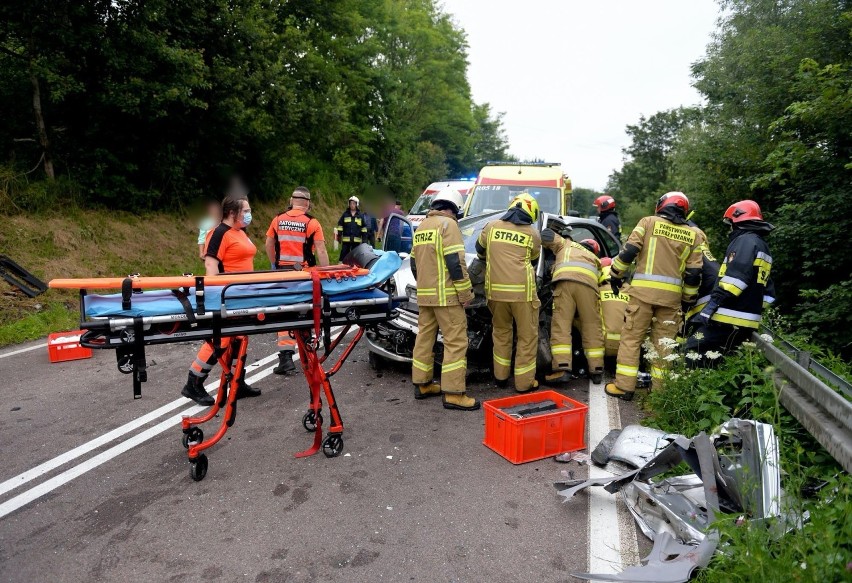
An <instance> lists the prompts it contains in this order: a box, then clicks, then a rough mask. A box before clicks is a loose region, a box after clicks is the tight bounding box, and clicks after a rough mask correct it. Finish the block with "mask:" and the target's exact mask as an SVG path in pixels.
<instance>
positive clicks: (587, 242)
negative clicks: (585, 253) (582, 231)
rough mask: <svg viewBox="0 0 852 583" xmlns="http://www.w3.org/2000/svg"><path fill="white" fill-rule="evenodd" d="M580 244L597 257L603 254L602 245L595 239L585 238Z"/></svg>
mask: <svg viewBox="0 0 852 583" xmlns="http://www.w3.org/2000/svg"><path fill="white" fill-rule="evenodd" d="M580 245H582V246H583V247H585V248H586V249H588V250H589V251H591V252H592V253H594V254H595V257H599V256H600V254H601V246H600V245H598V242H597V241H595V240H594V239H583V240H582V241H580Z"/></svg>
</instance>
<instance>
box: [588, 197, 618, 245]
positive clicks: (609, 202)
mask: <svg viewBox="0 0 852 583" xmlns="http://www.w3.org/2000/svg"><path fill="white" fill-rule="evenodd" d="M592 204H593V205H595V209H597V211H598V222H599V223H600V224H602V225H603V226H604V227H606V230H607V231H609V232H610V233H612V234H613V235H615V238H616V239H618V240H619V241H621V220H620V219H619V218H618V214H617V213H616V212H615V199H614V198H612V197H611V196H610V195H608V194H604V195H603V196H599V197H597V198H596V199H595V201H594V202H593V203H592Z"/></svg>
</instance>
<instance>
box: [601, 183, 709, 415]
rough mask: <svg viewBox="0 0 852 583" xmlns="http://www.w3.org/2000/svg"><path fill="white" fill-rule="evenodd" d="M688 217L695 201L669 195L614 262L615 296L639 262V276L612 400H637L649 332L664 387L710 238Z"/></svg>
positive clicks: (655, 379)
mask: <svg viewBox="0 0 852 583" xmlns="http://www.w3.org/2000/svg"><path fill="white" fill-rule="evenodd" d="M687 213H689V199H687V198H686V196H685V195H684V194H683V193H682V192H669V193H666V194H664V195H663V196H661V197H660V199H659V200H658V201H657V207H656V214H655V215H653V216H648V217H644V218H643V219H641V220H640V221H639V223H638V224H637V225H636V227H635V228H634V229H633V232H632V233H630V237H628V239H627V243H625V245H624V249H623V250H622V251H621V253H620V254H619V255H618V257H616V258H615V260H614V261H613V262H612V267H611V269H610V273H611V277H610V285H611V287H612V291H613V293H615V294H618V293H619V291H620V288H621V285H622V284H623V282H624V277H625V276H626V274H627V270H628V268H629V267H630V265H631V264H633V263H634V262H635V264H636V272H635V274H634V276H633V281H632V282H631V284H630V302H629V303H628V305H627V310H626V311H625V315H624V326H623V327H622V330H621V343H620V345H619V347H618V356H617V357H616V367H615V382H614V383H607V385H606V388H605V391H606V394H607V395H610V396H612V397H618V398H619V399H624V400H625V401H629V400H630V399H632V398H633V393H634V391H635V390H636V377H637V375H638V373H639V354H640V348H641V345H642V342H643V340H644V338H645V334H646V333H647V332H648V329H649V328H650V330H651V344H653V353H656V354H657V357H656V358H652V362H651V380H652V385H653V387H654V388H658V387H659V383H660V381H661V380H662V375H663V369H664V366H665V364H666V361H665V360H664V357H665V356H667V353H668V352H670V350H671V346H670V345H669V344H668V342H667V341H666V339H669V340H670V341H671V342H672V343H674V338H675V336H676V335H677V331H678V329H679V321H680V318H681V316H682V312H681V307H682V305H691V304H693V303H695V299H696V296H697V293H698V284H699V283H700V280H701V262H702V254H701V247H702V245H703V244H704V239H703V236H702V234H701V231H700V230H698V229H697V228H695V227H691V226H689V225H688V224H687V222H686V215H687ZM653 353H652V354H653Z"/></svg>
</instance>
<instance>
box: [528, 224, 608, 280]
mask: <svg viewBox="0 0 852 583" xmlns="http://www.w3.org/2000/svg"><path fill="white" fill-rule="evenodd" d="M545 232H547V231H545ZM542 245H544V246H545V247H546V248H548V249H550V250H551V251H553V253H554V254H555V255H556V261H554V263H553V272H552V273H553V282H554V283H555V282H557V281H576V282H578V283H583V284H585V285H588V286H589V287H591V288H592V289H598V281H599V280H600V277H601V260H600V259H598V258H597V256H596V255H595V254H594V253H592V252H591V251H589V250H588V249H586V248H585V247H583V246H582V245H580V244H579V243H575V242H574V241H571V240H569V239H563V238H562V237H560V236H559V235H557V234H555V233H554V235H553V240H552V241H547V240H542Z"/></svg>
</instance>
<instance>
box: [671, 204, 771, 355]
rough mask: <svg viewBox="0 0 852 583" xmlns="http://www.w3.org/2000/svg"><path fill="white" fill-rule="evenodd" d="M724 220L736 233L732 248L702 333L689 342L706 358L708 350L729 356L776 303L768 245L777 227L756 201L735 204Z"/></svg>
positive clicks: (701, 322) (703, 316)
mask: <svg viewBox="0 0 852 583" xmlns="http://www.w3.org/2000/svg"><path fill="white" fill-rule="evenodd" d="M723 220H724V222H725V224H727V225H728V226H729V227H730V228H731V234H730V243H729V244H728V249H727V250H726V251H725V258H724V260H723V261H722V266H721V267H720V268H719V279H718V282H717V283H716V286H715V287H714V288H713V290H712V292H711V293H710V297H709V299H708V300H707V301H706V304H705V305H704V307H703V308H702V309H701V311H700V312H699V313H698V315H697V316H695V318H694V321H695V324H696V325H697V326H698V329H697V330H696V331H695V333H693V334H692V335H690V337H689V338H688V339H687V341H686V346H685V347H684V350H685V351H686V352H687V353H688V352H690V351H694V352H699V353H702V356H703V354H706V351H708V350H718V351H722V352H728V351H730V350H732V349H733V348H735V347H737V346H739V345H740V344H742V342H743V341H744V340H747V339H748V338H749V336H751V333H752V332H753V331H754V330H756V329H757V327H758V326H759V325H760V319H761V317H762V314H763V308H764V306H765V305H768V304H771V303H772V302H774V301H775V298H774V293H773V292H774V286H773V284H772V280H771V279H770V276H769V275H770V272H771V271H772V256H771V255H770V254H769V246H768V245H767V244H766V240H765V239H766V237H767V236H768V235H769V233H770V232H771V231H772V229H774V228H775V227H773V226H772V225H771V224H769V223H767V222H766V221H764V220H763V214H762V213H761V211H760V206H759V205H758V204H757V203H756V202H754V201H753V200H743V201H740V202H737V203H735V204H732V205H731V206H730V207H728V210H727V211H725V215H724V219H723Z"/></svg>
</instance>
